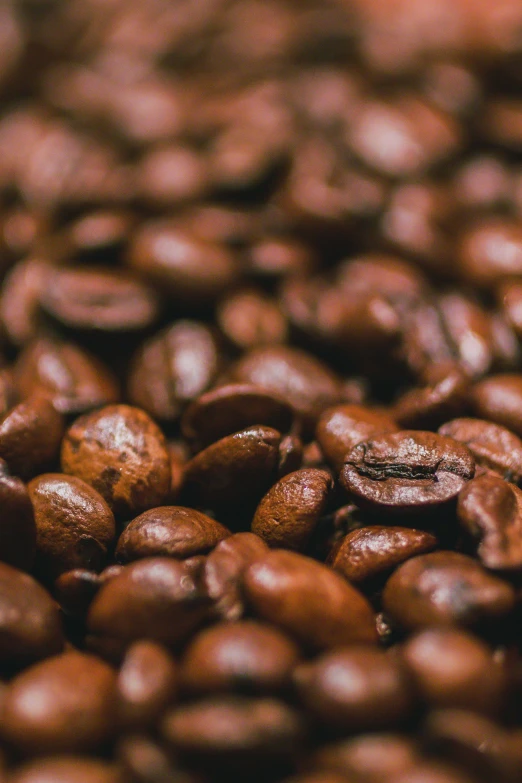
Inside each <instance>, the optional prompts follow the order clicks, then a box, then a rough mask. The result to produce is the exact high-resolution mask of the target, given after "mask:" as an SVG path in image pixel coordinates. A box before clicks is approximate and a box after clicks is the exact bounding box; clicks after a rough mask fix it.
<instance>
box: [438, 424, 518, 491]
mask: <svg viewBox="0 0 522 783" xmlns="http://www.w3.org/2000/svg"><path fill="white" fill-rule="evenodd" d="M439 434H440V435H444V436H445V437H447V438H453V439H454V440H458V441H460V442H461V443H464V444H465V445H466V446H467V447H468V449H469V450H470V451H471V453H472V454H473V456H474V458H475V461H476V463H477V465H481V466H483V467H484V468H487V469H488V470H493V471H495V472H496V473H499V474H500V475H501V476H502V477H503V478H505V479H506V481H513V482H515V483H517V484H518V483H519V482H520V480H521V479H522V440H520V438H518V437H517V436H516V435H515V434H514V433H513V432H510V430H508V429H506V428H505V427H502V426H501V425H500V424H493V423H492V422H490V421H484V420H483V419H454V420H453V421H448V422H447V423H446V424H443V425H442V427H440V428H439Z"/></svg>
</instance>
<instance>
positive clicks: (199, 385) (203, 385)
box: [128, 321, 257, 423]
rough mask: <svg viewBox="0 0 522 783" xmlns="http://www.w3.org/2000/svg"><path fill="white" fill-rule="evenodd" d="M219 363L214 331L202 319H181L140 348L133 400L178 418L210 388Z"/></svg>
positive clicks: (131, 393)
mask: <svg viewBox="0 0 522 783" xmlns="http://www.w3.org/2000/svg"><path fill="white" fill-rule="evenodd" d="M219 364H220V358H219V354H218V346H217V343H216V339H215V337H214V334H213V332H212V331H211V330H210V329H209V328H208V327H207V326H205V325H204V324H202V323H199V322H198V321H177V322H176V323H175V324H173V325H172V326H169V327H167V328H166V329H164V330H163V331H161V332H159V334H157V335H155V336H154V337H152V338H151V339H150V340H148V341H147V342H146V343H144V344H143V345H142V346H141V348H140V349H139V350H138V353H137V354H136V356H135V357H134V359H133V362H132V366H131V372H130V376H129V381H128V390H129V397H130V400H131V402H132V403H133V404H135V405H138V406H139V407H141V408H144V409H145V410H146V411H147V412H148V413H150V414H151V416H154V417H155V418H157V419H160V420H162V421H175V420H176V419H178V418H179V416H180V415H181V413H182V411H183V408H184V407H185V406H186V405H187V404H188V403H190V402H192V400H195V399H196V398H197V397H199V396H200V395H201V394H203V392H205V391H206V390H207V389H208V387H209V386H210V384H211V383H212V381H213V380H214V379H215V377H216V374H217V372H218V369H219ZM256 423H257V422H256Z"/></svg>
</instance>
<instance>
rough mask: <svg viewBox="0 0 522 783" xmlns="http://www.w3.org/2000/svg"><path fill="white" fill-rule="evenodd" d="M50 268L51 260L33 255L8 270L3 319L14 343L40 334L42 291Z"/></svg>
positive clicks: (1, 298)
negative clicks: (38, 330) (38, 332)
mask: <svg viewBox="0 0 522 783" xmlns="http://www.w3.org/2000/svg"><path fill="white" fill-rule="evenodd" d="M50 271H51V266H50V264H49V263H48V262H47V261H44V260H41V259H34V258H30V259H27V260H25V261H20V262H19V263H18V264H16V265H15V266H14V267H13V269H11V270H10V272H9V273H8V275H7V277H6V279H5V281H4V283H3V285H2V292H1V294H0V320H1V322H2V326H3V328H4V330H5V332H6V334H7V336H8V338H9V340H10V341H11V342H12V343H13V345H16V346H23V345H26V344H27V343H28V342H29V341H30V340H32V339H33V338H34V337H35V336H36V333H37V329H38V326H39V317H38V316H39V304H38V303H39V300H40V293H41V291H42V290H43V288H44V286H45V281H46V278H47V275H48V274H49V273H50Z"/></svg>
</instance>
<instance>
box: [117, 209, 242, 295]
mask: <svg viewBox="0 0 522 783" xmlns="http://www.w3.org/2000/svg"><path fill="white" fill-rule="evenodd" d="M129 263H130V265H131V267H132V268H133V269H135V270H136V271H137V272H138V273H139V274H141V275H143V277H144V278H145V279H146V280H148V281H150V282H151V283H153V284H154V285H156V286H158V287H159V288H160V289H161V290H162V292H163V293H164V294H166V295H167V296H168V297H169V298H171V299H172V300H173V301H175V302H178V303H180V304H190V305H192V306H201V305H207V304H209V303H211V302H213V301H215V300H216V299H218V298H219V297H220V296H221V294H224V293H226V292H227V291H228V290H229V289H230V287H231V286H233V285H234V283H235V282H236V281H237V280H238V277H239V275H238V271H239V270H238V267H237V265H236V261H235V259H234V256H233V255H232V254H231V253H230V252H229V251H228V250H227V249H226V248H225V247H224V246H222V245H219V244H217V243H215V242H210V241H208V242H207V241H204V240H202V239H200V238H199V237H198V236H197V235H195V234H191V233H190V232H189V231H187V230H184V229H181V228H179V227H178V226H177V225H176V224H175V223H171V222H169V221H167V220H157V221H151V222H150V223H144V224H143V225H142V227H141V228H140V229H139V231H138V232H137V233H136V234H135V236H134V238H133V240H132V242H131V244H130V247H129Z"/></svg>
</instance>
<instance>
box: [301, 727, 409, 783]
mask: <svg viewBox="0 0 522 783" xmlns="http://www.w3.org/2000/svg"><path fill="white" fill-rule="evenodd" d="M419 756H420V754H419V748H417V747H416V744H415V741H414V740H413V739H412V738H409V737H408V736H407V735H405V734H394V733H392V732H375V733H372V734H359V735H358V736H355V737H352V738H349V739H345V740H340V741H338V742H333V743H330V744H328V745H323V747H322V748H320V749H319V750H318V751H317V753H316V754H315V756H314V760H315V761H316V763H317V764H318V765H320V766H321V767H324V768H325V769H328V770H332V772H339V773H340V774H344V775H347V776H348V777H350V776H352V775H355V778H356V779H358V778H359V777H360V778H361V779H362V780H364V781H368V783H380V781H382V780H388V779H389V780H393V779H394V776H395V775H398V774H399V773H402V772H405V771H406V770H408V769H410V768H411V767H413V766H414V765H415V764H416V763H417V762H418V760H419Z"/></svg>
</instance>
